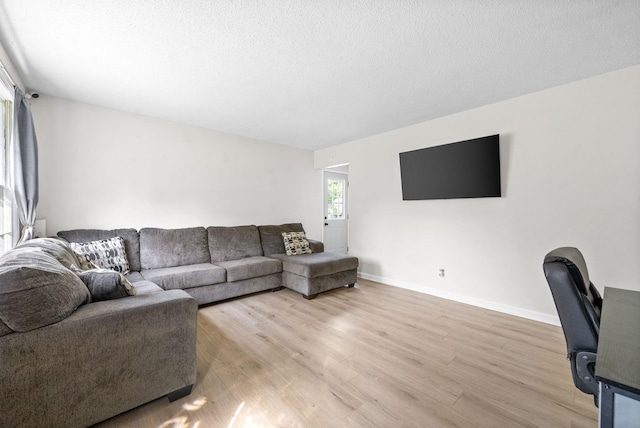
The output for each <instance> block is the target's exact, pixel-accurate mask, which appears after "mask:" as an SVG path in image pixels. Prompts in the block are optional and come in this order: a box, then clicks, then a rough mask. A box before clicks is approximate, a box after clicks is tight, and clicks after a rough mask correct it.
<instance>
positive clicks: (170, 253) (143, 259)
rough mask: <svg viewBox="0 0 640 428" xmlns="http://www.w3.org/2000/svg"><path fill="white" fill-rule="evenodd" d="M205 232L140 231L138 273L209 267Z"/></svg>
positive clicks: (193, 228) (184, 230) (149, 229)
mask: <svg viewBox="0 0 640 428" xmlns="http://www.w3.org/2000/svg"><path fill="white" fill-rule="evenodd" d="M210 262H211V256H210V255H209V243H208V240H207V230H206V229H205V228H204V227H189V228H185V229H158V228H153V227H147V228H144V229H140V265H141V267H142V269H158V268H165V267H173V266H186V265H195V264H199V263H210Z"/></svg>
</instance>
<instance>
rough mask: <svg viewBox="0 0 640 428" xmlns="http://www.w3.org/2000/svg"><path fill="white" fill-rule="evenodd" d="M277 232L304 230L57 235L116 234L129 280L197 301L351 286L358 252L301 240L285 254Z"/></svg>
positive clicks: (90, 233) (66, 235) (100, 235)
mask: <svg viewBox="0 0 640 428" xmlns="http://www.w3.org/2000/svg"><path fill="white" fill-rule="evenodd" d="M283 232H304V228H303V227H302V224H300V223H288V224H282V225H265V226H253V225H250V226H236V227H208V228H206V229H205V228H204V227H191V228H182V229H158V228H143V229H140V231H139V232H138V231H136V230H135V229H114V230H99V229H89V230H87V229H77V230H69V231H62V232H59V233H58V236H59V237H60V238H62V239H64V240H66V241H69V242H87V241H96V240H101V239H107V238H113V237H115V236H121V237H122V238H123V239H124V242H125V249H126V253H127V258H128V260H129V266H130V270H131V273H129V274H128V278H129V279H130V280H131V282H132V283H134V285H135V284H136V282H138V281H143V280H146V281H150V282H152V283H154V284H157V285H158V286H160V287H161V288H162V289H163V290H175V289H181V290H184V291H186V292H187V293H189V294H190V295H191V296H193V297H194V298H195V299H196V300H197V301H198V304H199V305H203V304H207V303H213V302H219V301H221V300H226V299H230V298H233V297H238V296H243V295H246V294H251V293H256V292H259V291H265V290H274V291H275V290H279V289H280V288H281V287H287V288H290V289H292V290H295V291H297V292H299V293H301V294H302V295H303V296H304V297H305V298H307V299H311V298H314V297H315V296H317V295H318V294H319V293H322V292H324V291H328V290H332V289H335V288H339V287H343V286H345V285H349V286H353V284H355V282H356V280H357V268H358V259H357V258H356V257H352V256H347V255H344V254H334V253H325V252H324V245H323V244H322V242H319V241H313V240H309V243H310V246H311V250H312V251H313V253H312V254H304V255H297V256H287V255H286V254H285V248H284V243H283V239H282V233H283Z"/></svg>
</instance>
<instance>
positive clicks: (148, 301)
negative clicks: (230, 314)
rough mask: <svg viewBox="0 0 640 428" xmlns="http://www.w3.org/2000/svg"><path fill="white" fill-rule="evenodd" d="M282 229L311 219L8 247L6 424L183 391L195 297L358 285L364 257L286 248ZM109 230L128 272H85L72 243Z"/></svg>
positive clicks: (0, 266) (4, 263) (99, 412)
mask: <svg viewBox="0 0 640 428" xmlns="http://www.w3.org/2000/svg"><path fill="white" fill-rule="evenodd" d="M283 232H304V229H303V228H302V225H301V224H299V223H291V224H284V225H277V226H276V225H268V226H238V227H209V228H206V229H205V228H204V227H192V228H183V229H158V228H143V229H141V230H140V231H137V230H135V229H114V230H98V229H92V230H87V229H78V230H69V231H62V232H59V233H58V238H57V239H51V238H46V239H37V240H33V241H29V242H27V243H26V244H24V245H22V246H19V247H18V248H16V249H14V250H12V251H10V252H8V253H5V254H4V255H2V256H1V257H0V391H1V393H0V426H3V427H5V426H6V427H12V426H29V427H39V426H47V427H49V426H65V427H66V426H73V427H75V426H89V425H92V424H95V423H97V422H100V421H103V420H105V419H108V418H110V417H112V416H115V415H117V414H119V413H122V412H124V411H127V410H129V409H132V408H134V407H137V406H139V405H142V404H144V403H147V402H149V401H151V400H154V399H156V398H159V397H162V396H165V395H166V396H167V397H168V398H169V399H170V400H172V401H173V400H175V399H178V398H181V397H183V396H185V395H188V394H189V393H190V392H191V387H192V385H193V383H194V382H195V378H196V356H195V355H196V321H197V308H198V305H203V304H208V303H212V302H218V301H222V300H226V299H229V298H233V297H237V296H242V295H246V294H251V293H255V292H259V291H264V290H274V291H275V290H279V289H281V288H282V287H283V286H284V287H288V288H291V289H293V290H295V291H297V292H299V293H301V294H302V295H303V296H304V297H305V298H307V299H310V298H313V297H315V296H316V295H317V294H318V293H321V292H324V291H327V290H331V289H335V288H339V287H343V286H345V285H348V286H353V285H354V284H355V282H356V278H357V267H358V259H357V258H355V257H351V256H347V255H342V254H332V253H325V252H324V251H323V249H324V247H323V244H322V243H321V242H317V241H312V240H310V241H309V245H310V247H311V249H312V251H313V252H312V253H311V254H302V255H295V256H287V255H286V254H285V246H284V243H283V238H282V234H283ZM116 237H120V238H122V239H120V238H116ZM110 238H115V239H116V240H117V241H118V242H120V243H121V245H122V246H123V252H124V253H126V257H125V258H126V262H127V268H126V271H125V272H123V274H122V275H121V274H120V273H119V272H115V271H111V270H109V271H106V272H103V271H96V270H95V269H94V270H91V271H84V270H83V269H84V267H82V265H83V263H84V262H86V260H84V261H83V258H82V257H78V256H77V254H76V253H74V251H72V249H71V246H72V245H75V244H77V243H87V242H90V241H100V240H105V239H110ZM74 243H75V244H74ZM94 277H97V278H98V279H97V280H96V278H94ZM87 281H89V282H87ZM114 284H115V287H116V288H115V291H114V290H111V289H110V290H111V291H108V290H107V288H108V287H111V288H113V286H114ZM118 287H120V288H118ZM88 290H89V291H88ZM105 290H107V291H108V292H107V294H104V293H105ZM134 290H135V291H134ZM101 293H102V294H101ZM134 293H135V295H129V294H134Z"/></svg>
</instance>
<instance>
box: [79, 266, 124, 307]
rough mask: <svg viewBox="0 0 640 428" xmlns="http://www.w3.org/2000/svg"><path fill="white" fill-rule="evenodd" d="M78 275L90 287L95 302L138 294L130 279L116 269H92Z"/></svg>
mask: <svg viewBox="0 0 640 428" xmlns="http://www.w3.org/2000/svg"><path fill="white" fill-rule="evenodd" d="M78 276H79V277H80V279H81V280H82V282H84V284H85V285H86V286H87V288H88V289H89V292H90V293H91V300H92V301H93V302H99V301H101V300H112V299H119V298H121V297H127V296H135V295H136V290H135V288H134V287H133V285H131V283H130V282H129V280H127V278H125V277H124V275H122V274H121V273H120V272H116V271H114V270H108V269H91V270H86V271H83V272H79V273H78Z"/></svg>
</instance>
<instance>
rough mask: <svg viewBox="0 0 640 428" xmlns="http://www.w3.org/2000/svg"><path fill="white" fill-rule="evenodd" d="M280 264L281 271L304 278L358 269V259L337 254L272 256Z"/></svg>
mask: <svg viewBox="0 0 640 428" xmlns="http://www.w3.org/2000/svg"><path fill="white" fill-rule="evenodd" d="M270 257H272V258H274V259H278V260H280V261H281V262H282V270H283V271H285V272H290V273H294V274H296V275H300V276H303V277H305V278H317V277H320V276H324V275H330V274H333V273H336V272H343V271H347V270H351V269H357V268H358V258H357V257H353V256H347V255H345V254H337V253H313V254H301V255H298V256H287V255H286V254H273V255H271V256H270Z"/></svg>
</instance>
